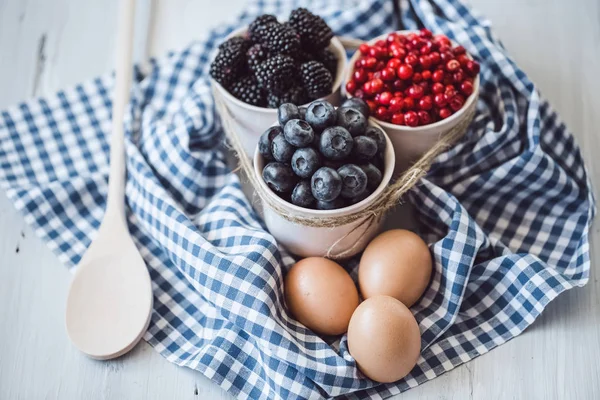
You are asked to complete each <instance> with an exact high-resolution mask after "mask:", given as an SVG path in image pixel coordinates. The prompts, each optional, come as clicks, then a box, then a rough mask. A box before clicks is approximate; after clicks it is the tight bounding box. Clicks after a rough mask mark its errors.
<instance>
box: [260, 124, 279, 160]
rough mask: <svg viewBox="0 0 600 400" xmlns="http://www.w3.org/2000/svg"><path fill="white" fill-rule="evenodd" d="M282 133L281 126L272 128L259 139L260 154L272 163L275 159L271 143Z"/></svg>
mask: <svg viewBox="0 0 600 400" xmlns="http://www.w3.org/2000/svg"><path fill="white" fill-rule="evenodd" d="M280 133H283V129H281V127H280V126H272V127H270V128H269V129H267V130H266V131H265V132H264V133H263V134H262V135H260V139H258V152H259V153H260V154H261V155H262V156H263V157H264V158H265V160H267V161H270V160H273V159H274V158H273V154H272V153H271V143H273V139H274V138H275V136H277V135H279V134H280Z"/></svg>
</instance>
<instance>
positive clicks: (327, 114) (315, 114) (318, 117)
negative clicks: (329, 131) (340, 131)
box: [306, 100, 337, 132]
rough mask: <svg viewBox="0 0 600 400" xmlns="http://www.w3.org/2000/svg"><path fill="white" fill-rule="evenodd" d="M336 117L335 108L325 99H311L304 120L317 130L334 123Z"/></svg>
mask: <svg viewBox="0 0 600 400" xmlns="http://www.w3.org/2000/svg"><path fill="white" fill-rule="evenodd" d="M336 118H337V115H336V112H335V108H334V107H333V106H332V105H331V104H329V103H328V102H326V101H325V100H317V101H313V102H312V103H310V105H309V106H308V109H307V110H306V122H308V123H309V124H310V126H312V127H313V129H314V130H315V131H317V132H321V131H322V130H323V129H325V128H327V127H329V126H333V125H335V121H336Z"/></svg>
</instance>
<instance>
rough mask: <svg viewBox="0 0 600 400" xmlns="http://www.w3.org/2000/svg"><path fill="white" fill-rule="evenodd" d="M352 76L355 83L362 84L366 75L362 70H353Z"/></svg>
mask: <svg viewBox="0 0 600 400" xmlns="http://www.w3.org/2000/svg"><path fill="white" fill-rule="evenodd" d="M353 76H354V80H355V81H356V82H357V83H363V82H365V81H366V80H367V73H366V71H365V70H364V69H357V70H355V71H354V74H353Z"/></svg>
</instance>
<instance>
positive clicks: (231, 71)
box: [210, 47, 246, 89]
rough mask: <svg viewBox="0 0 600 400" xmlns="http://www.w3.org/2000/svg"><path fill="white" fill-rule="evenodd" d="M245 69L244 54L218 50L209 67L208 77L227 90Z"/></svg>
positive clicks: (227, 48) (226, 49)
mask: <svg viewBox="0 0 600 400" xmlns="http://www.w3.org/2000/svg"><path fill="white" fill-rule="evenodd" d="M245 69H246V53H245V52H240V51H238V49H234V48H231V47H225V48H224V49H223V50H220V51H219V53H218V54H217V56H216V57H215V59H214V60H213V62H212V64H211V65H210V76H212V77H213V78H214V80H215V81H217V82H219V83H220V84H221V85H222V86H223V87H224V88H225V89H229V88H230V87H231V85H232V84H233V82H235V81H237V80H238V79H239V78H240V76H241V75H242V74H243V73H244V72H245V71H244V70H245Z"/></svg>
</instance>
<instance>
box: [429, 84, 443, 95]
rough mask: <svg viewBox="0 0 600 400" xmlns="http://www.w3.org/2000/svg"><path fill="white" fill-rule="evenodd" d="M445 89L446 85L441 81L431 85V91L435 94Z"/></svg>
mask: <svg viewBox="0 0 600 400" xmlns="http://www.w3.org/2000/svg"><path fill="white" fill-rule="evenodd" d="M444 89H445V87H444V85H442V84H441V83H439V82H436V83H434V84H433V85H431V91H432V92H433V93H435V94H438V93H444Z"/></svg>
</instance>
